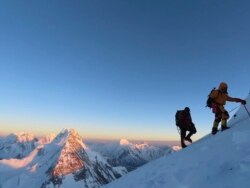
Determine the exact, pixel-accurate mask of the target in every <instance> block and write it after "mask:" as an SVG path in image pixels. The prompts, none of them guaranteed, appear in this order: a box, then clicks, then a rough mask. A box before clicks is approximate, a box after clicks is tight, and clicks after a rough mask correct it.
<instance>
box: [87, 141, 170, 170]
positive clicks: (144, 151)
mask: <svg viewBox="0 0 250 188" xmlns="http://www.w3.org/2000/svg"><path fill="white" fill-rule="evenodd" d="M90 147H91V149H92V150H95V151H97V152H99V153H101V154H102V155H103V156H104V157H105V158H106V159H107V161H108V162H109V163H110V164H111V165H112V166H124V167H126V168H127V170H128V171H131V170H134V169H136V168H137V167H139V166H141V165H144V164H145V163H147V162H149V161H152V160H154V159H157V158H159V157H162V156H166V155H168V154H170V153H172V152H173V149H171V148H170V147H167V146H165V147H156V146H152V145H149V144H147V143H142V144H132V143H131V142H129V141H128V140H126V139H121V140H120V142H119V143H110V144H95V145H93V146H92V145H90Z"/></svg>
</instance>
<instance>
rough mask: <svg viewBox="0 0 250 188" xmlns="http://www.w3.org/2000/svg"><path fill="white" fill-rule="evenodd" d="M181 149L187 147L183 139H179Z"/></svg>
mask: <svg viewBox="0 0 250 188" xmlns="http://www.w3.org/2000/svg"><path fill="white" fill-rule="evenodd" d="M181 147H182V148H185V147H187V145H186V144H185V142H184V138H181Z"/></svg>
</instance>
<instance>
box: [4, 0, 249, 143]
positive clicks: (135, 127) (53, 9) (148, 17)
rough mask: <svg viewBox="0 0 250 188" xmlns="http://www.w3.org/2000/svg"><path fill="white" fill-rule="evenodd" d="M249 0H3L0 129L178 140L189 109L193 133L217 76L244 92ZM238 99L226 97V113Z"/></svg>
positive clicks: (202, 127)
mask: <svg viewBox="0 0 250 188" xmlns="http://www.w3.org/2000/svg"><path fill="white" fill-rule="evenodd" d="M249 8H250V3H249V2H248V1H244V0H242V1H232V0H228V1H217V0H211V1H205V0H201V1H200V0H199V1H198V0H195V1H192V2H191V1H184V0H183V1H182V0H180V1H174V0H172V1H169V0H168V1H160V0H157V1H147V0H146V1H132V0H131V1H130V0H128V1H121V0H116V1H115V0H114V1H111V0H107V1H100V0H98V1H95V0H94V1H47V0H46V1H29V0H25V1H17V0H16V1H15V0H13V1H2V2H1V6H0V24H1V29H0V41H1V42H0V80H1V82H0V93H1V95H0V104H1V105H0V124H1V130H2V131H1V132H2V134H7V133H9V132H14V131H33V132H35V133H37V134H38V133H39V134H46V133H50V132H58V131H60V130H61V129H62V128H64V127H71V128H75V129H77V130H78V131H79V132H80V133H81V134H82V135H83V136H84V137H86V138H108V139H119V138H129V139H140V140H143V139H145V140H171V139H178V133H177V130H176V127H175V125H174V114H175V112H176V110H177V109H182V108H184V107H185V106H189V107H190V108H191V113H192V117H193V121H194V123H195V124H196V126H197V129H198V133H197V135H196V138H199V137H201V136H203V135H204V134H207V133H209V132H210V130H211V126H212V122H213V114H212V113H211V112H210V111H209V109H207V108H205V102H206V97H207V95H208V93H209V91H210V90H211V89H212V88H213V87H214V86H218V84H219V83H220V82H221V81H224V82H227V83H228V85H229V94H230V95H231V96H233V97H240V98H245V97H246V96H247V95H248V93H249V90H250V87H249V76H248V75H249V73H248V72H249V68H250V63H249V60H250V53H249V52H250V34H249V33H250V25H249V19H250V12H249ZM237 105H238V104H236V103H231V104H230V105H228V106H227V108H228V110H230V109H232V108H234V107H235V106H237Z"/></svg>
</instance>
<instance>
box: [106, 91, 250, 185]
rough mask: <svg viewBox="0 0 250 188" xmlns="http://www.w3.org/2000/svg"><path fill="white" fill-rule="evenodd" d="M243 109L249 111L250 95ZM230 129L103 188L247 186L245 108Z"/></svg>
mask: <svg viewBox="0 0 250 188" xmlns="http://www.w3.org/2000/svg"><path fill="white" fill-rule="evenodd" d="M246 107H247V109H248V110H250V96H248V98H247V105H246ZM211 123H212V122H211ZM229 126H231V128H230V129H228V130H226V131H223V132H218V133H217V134H216V135H211V134H208V135H207V136H205V137H203V138H202V139H200V140H198V141H197V142H195V143H193V144H191V145H190V146H188V147H187V148H185V149H182V150H180V151H179V152H176V153H173V154H172V155H169V156H167V157H163V158H160V159H157V160H154V161H152V162H150V163H148V164H146V165H144V166H143V167H141V168H138V169H136V170H135V171H132V172H130V173H129V174H127V175H125V176H124V177H122V178H120V179H118V180H116V181H114V182H112V183H110V184H108V185H105V186H104V188H127V187H129V188H159V187H167V188H247V187H250V147H249V144H250V115H249V114H248V112H247V111H246V109H245V108H244V106H241V107H240V109H239V110H238V112H237V113H236V116H235V117H234V116H233V117H232V119H231V120H230V121H229Z"/></svg>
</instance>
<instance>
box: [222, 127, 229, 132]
mask: <svg viewBox="0 0 250 188" xmlns="http://www.w3.org/2000/svg"><path fill="white" fill-rule="evenodd" d="M227 129H230V127H227V126H225V127H221V131H225V130H227Z"/></svg>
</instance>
